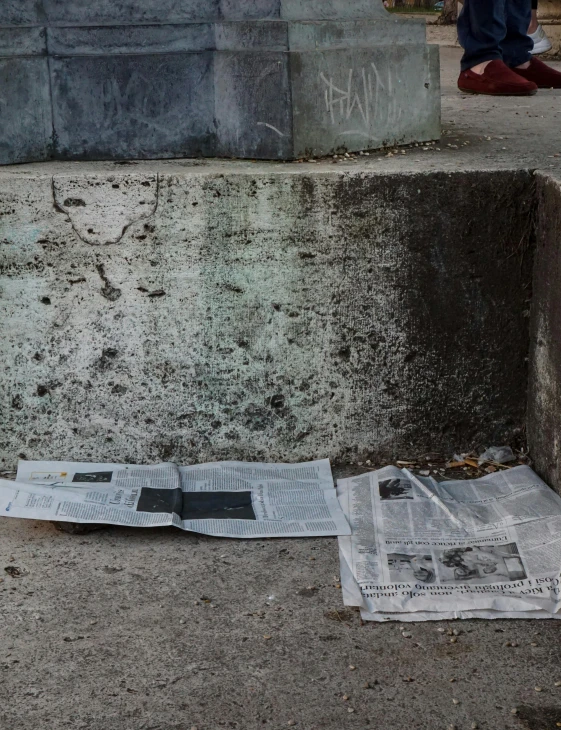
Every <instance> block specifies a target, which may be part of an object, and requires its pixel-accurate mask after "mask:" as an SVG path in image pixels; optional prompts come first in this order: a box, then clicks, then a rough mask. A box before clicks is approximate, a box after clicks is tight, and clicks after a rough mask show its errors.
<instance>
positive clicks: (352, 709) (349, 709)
mask: <svg viewBox="0 0 561 730" xmlns="http://www.w3.org/2000/svg"><path fill="white" fill-rule="evenodd" d="M354 711H355V710H354V707H347V712H354Z"/></svg>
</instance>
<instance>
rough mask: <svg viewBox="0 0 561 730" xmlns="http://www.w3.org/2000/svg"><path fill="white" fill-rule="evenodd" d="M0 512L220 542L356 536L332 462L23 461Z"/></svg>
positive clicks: (4, 486) (6, 486)
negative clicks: (174, 530)
mask: <svg viewBox="0 0 561 730" xmlns="http://www.w3.org/2000/svg"><path fill="white" fill-rule="evenodd" d="M0 514H1V515H3V516H6V517H20V518H22V517H23V518H27V519H32V520H50V521H54V522H56V521H61V522H73V523H80V524H82V523H90V524H111V525H124V526H132V527H161V526H167V525H169V526H171V525H173V526H175V527H179V528H180V529H182V530H187V531H192V532H198V533H202V534H205V535H214V536H217V537H256V538H264V537H319V536H325V535H350V527H349V524H348V522H347V520H346V518H345V516H344V514H343V511H342V509H341V506H340V503H339V500H338V499H337V493H336V490H335V488H334V483H333V477H332V474H331V466H330V464H329V460H328V459H323V460H319V461H311V462H307V463H303V464H258V463H244V462H239V461H223V462H216V463H212V464H201V465H197V466H179V467H178V466H176V465H175V464H171V463H164V464H158V465H156V466H134V465H123V464H90V463H77V462H62V461H21V462H20V463H19V466H18V472H17V477H16V481H15V482H14V481H9V480H6V479H1V480H0Z"/></svg>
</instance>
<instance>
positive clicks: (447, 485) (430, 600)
mask: <svg viewBox="0 0 561 730" xmlns="http://www.w3.org/2000/svg"><path fill="white" fill-rule="evenodd" d="M338 495H339V499H340V502H341V505H342V507H343V511H344V512H345V514H346V515H347V518H348V519H349V522H350V523H351V529H352V536H351V537H340V538H339V550H340V558H341V580H342V586H343V598H344V601H345V603H346V604H347V605H352V606H360V608H361V613H362V615H363V618H365V619H370V620H391V619H392V618H394V619H398V620H402V621H406V620H417V621H419V620H427V619H431V618H433V619H441V618H499V617H500V618H519V617H532V618H534V617H535V618H544V617H555V618H559V614H558V613H557V612H558V611H559V608H560V607H561V603H560V600H559V590H560V588H559V582H560V581H559V579H560V568H561V529H560V528H561V498H560V497H559V496H558V495H557V494H555V492H553V491H552V490H551V489H550V488H549V487H548V486H547V485H546V484H545V483H544V482H543V481H542V480H541V479H540V478H539V477H538V476H537V475H536V474H535V473H534V472H533V471H532V470H531V469H530V468H529V467H526V466H520V467H516V468H514V469H509V470H505V471H502V472H498V473H495V474H492V475H489V476H486V477H482V478H480V479H475V480H466V481H461V480H454V481H447V482H440V483H437V482H436V481H435V480H434V479H432V478H422V477H416V476H414V475H413V474H411V473H409V472H408V471H407V470H405V469H404V470H400V469H397V468H395V467H386V468H384V469H381V470H379V471H376V472H370V473H368V474H364V475H361V476H358V477H352V478H350V479H344V480H340V481H339V482H338ZM413 614H414V615H413Z"/></svg>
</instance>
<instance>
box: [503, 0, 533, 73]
mask: <svg viewBox="0 0 561 730" xmlns="http://www.w3.org/2000/svg"><path fill="white" fill-rule="evenodd" d="M531 13H532V8H531V3H530V0H506V2H505V23H506V35H505V37H504V38H503V40H502V41H501V54H502V58H503V61H504V62H505V63H506V65H507V66H510V68H516V67H517V66H522V65H523V64H525V63H527V62H528V61H529V60H530V58H531V57H532V49H533V47H534V42H533V41H532V39H531V38H530V36H529V35H528V26H529V25H530V19H531Z"/></svg>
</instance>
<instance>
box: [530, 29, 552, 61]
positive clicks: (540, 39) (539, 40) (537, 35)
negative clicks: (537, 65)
mask: <svg viewBox="0 0 561 730" xmlns="http://www.w3.org/2000/svg"><path fill="white" fill-rule="evenodd" d="M528 35H529V36H530V38H531V39H532V40H533V41H534V48H533V49H532V51H531V53H533V54H534V55H539V54H540V53H546V51H550V50H551V42H550V40H549V38H548V37H547V36H546V34H545V30H544V29H543V28H542V26H541V25H538V27H537V28H536V30H535V31H534V33H529V34H528Z"/></svg>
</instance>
